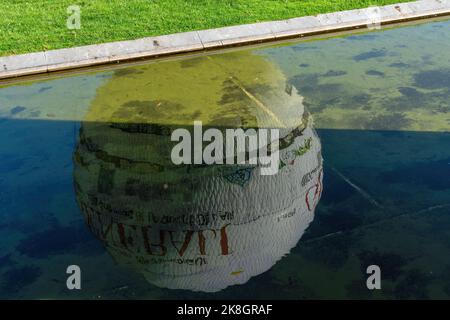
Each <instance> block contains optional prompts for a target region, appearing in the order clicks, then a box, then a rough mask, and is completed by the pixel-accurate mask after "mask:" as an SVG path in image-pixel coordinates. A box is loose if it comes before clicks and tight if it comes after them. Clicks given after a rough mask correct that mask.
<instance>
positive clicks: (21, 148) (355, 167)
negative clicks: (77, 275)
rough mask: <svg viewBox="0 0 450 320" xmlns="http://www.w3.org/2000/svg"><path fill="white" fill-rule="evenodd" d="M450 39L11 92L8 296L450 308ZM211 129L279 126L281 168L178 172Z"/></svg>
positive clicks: (190, 61)
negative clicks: (196, 124) (177, 134)
mask: <svg viewBox="0 0 450 320" xmlns="http://www.w3.org/2000/svg"><path fill="white" fill-rule="evenodd" d="M449 40H450V22H449V21H448V20H447V21H436V22H428V23H424V24H420V25H413V26H404V27H399V28H394V29H386V30H379V31H373V32H369V33H362V34H353V35H346V36H339V37H333V38H329V39H323V40H314V41H308V42H290V43H285V44H281V45H280V44H277V45H265V46H260V47H255V48H250V49H240V50H233V51H229V52H223V53H218V54H210V55H199V56H194V57H185V58H179V59H172V60H166V61H158V62H149V63H147V64H142V65H135V66H122V67H120V68H117V69H111V70H106V71H92V72H86V73H82V74H74V75H68V76H65V77H60V78H50V79H43V80H34V81H29V82H24V83H17V84H12V85H3V86H1V85H0V217H1V219H0V239H1V240H2V241H1V242H0V297H1V298H4V299H24V298H32V299H48V298H50V299H72V298H89V299H105V298H115V299H129V298H139V299H141V298H145V299H187V298H192V299H223V298H242V299H245V298H250V299H267V298H272V299H281V298H285V299H314V298H319V299H320V298H333V299H334V298H337V299H343V298H351V299H405V298H406V299H422V298H424V299H445V298H449V297H450V228H449V227H450V215H449V213H450V211H449V210H450V148H449V146H450V112H449V110H450V103H449V101H450V99H449V98H450V55H449V54H448V52H450V41H449ZM194 120H201V121H203V124H204V126H205V127H206V126H207V127H213V128H219V130H223V129H224V128H280V132H281V136H282V137H283V140H282V142H281V143H280V149H281V151H280V158H281V163H280V169H279V172H278V174H277V175H275V176H267V177H263V176H260V175H258V172H259V171H258V170H259V168H258V167H255V166H248V165H247V166H238V165H231V166H221V165H212V166H206V165H203V166H202V165H199V166H196V165H185V166H181V167H179V166H176V165H174V164H173V163H172V162H171V161H170V157H169V155H170V150H171V148H172V147H173V143H172V142H171V141H170V133H171V132H172V131H173V130H174V129H176V128H179V127H182V128H187V129H188V130H192V124H193V121H194ZM224 227H225V229H224ZM221 230H225V231H221ZM224 239H225V240H224ZM69 265H78V266H79V267H80V268H81V271H82V274H81V284H82V288H81V290H68V289H67V287H66V279H67V277H68V275H67V274H66V268H67V267H68V266H69ZM369 265H378V266H379V267H380V269H381V286H382V288H381V290H368V289H367V287H366V279H367V277H368V275H367V274H366V268H367V267H368V266H369Z"/></svg>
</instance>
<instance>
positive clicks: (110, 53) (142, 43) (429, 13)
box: [0, 0, 450, 79]
mask: <svg viewBox="0 0 450 320" xmlns="http://www.w3.org/2000/svg"><path fill="white" fill-rule="evenodd" d="M443 15H450V0H420V1H414V2H406V3H399V4H393V5H388V6H383V7H369V8H365V9H356V10H347V11H340V12H334V13H327V14H319V15H316V16H307V17H300V18H292V19H287V20H281V21H272V22H261V23H253V24H245V25H238V26H231V27H223V28H216V29H209V30H201V31H191V32H184V33H177V34H171V35H163V36H157V37H147V38H142V39H137V40H128V41H117V42H110V43H103V44H96V45H88V46H81V47H74V48H67V49H58V50H50V51H44V52H35V53H29V54H21V55H13V56H5V57H0V79H6V78H13V77H19V76H24V75H30V74H39V73H46V72H52V71H61V70H67V69H74V68H81V67H87V66H94V65H101V64H107V63H115V62H121V61H127V60H128V61H129V60H133V59H141V58H152V57H158V56H164V55H173V54H180V53H187V52H195V51H202V50H210V49H220V48H224V47H229V46H238V45H245V44H251V43H258V42H264V41H275V40H280V39H284V38H295V37H305V36H309V35H317V34H321V33H324V34H325V33H330V32H337V31H342V30H349V29H356V28H364V27H370V26H372V25H373V24H374V23H377V24H380V25H381V24H383V25H384V24H389V23H396V22H404V21H410V20H414V19H423V18H428V17H435V16H443Z"/></svg>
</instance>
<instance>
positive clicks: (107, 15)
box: [0, 0, 406, 55]
mask: <svg viewBox="0 0 450 320" xmlns="http://www.w3.org/2000/svg"><path fill="white" fill-rule="evenodd" d="M397 2H406V1H404V0H403V1H402V0H339V1H334V0H333V1H332V0H92V1H87V0H86V1H75V0H34V1H26V0H3V1H1V2H0V15H1V18H0V55H9V54H18V53H26V52H33V51H41V50H50V49H58V48H64V47H72V46H79V45H86V44H94V43H102V42H109V41H117V40H126V39H136V38H141V37H145V36H154V35H162V34H170V33H176V32H183V31H190V30H199V29H207V28H213V27H222V26H229V25H237V24H243V23H252V22H258V21H269V20H279V19H287V18H292V17H299V16H305V15H314V14H318V13H325V12H333V11H339V10H347V9H355V8H362V7H368V6H372V5H386V4H392V3H397ZM70 5H79V6H80V7H81V11H82V12H81V29H80V30H76V31H74V30H69V29H67V27H66V20H67V17H68V16H69V14H68V13H67V7H68V6H70Z"/></svg>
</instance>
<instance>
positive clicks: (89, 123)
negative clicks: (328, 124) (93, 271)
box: [74, 53, 322, 292]
mask: <svg viewBox="0 0 450 320" xmlns="http://www.w3.org/2000/svg"><path fill="white" fill-rule="evenodd" d="M194 120H201V121H203V123H204V125H206V126H210V127H217V128H219V129H221V130H223V129H225V128H235V127H245V128H260V127H264V128H279V129H280V137H281V138H280V158H281V162H280V169H279V172H278V174H276V175H273V176H263V175H261V174H260V172H259V171H260V168H259V167H258V166H250V165H210V166H208V165H181V166H176V165H174V164H173V163H172V162H171V159H170V151H171V148H172V146H173V143H172V142H171V141H170V133H171V131H172V130H174V129H175V128H178V127H180V126H182V127H185V128H188V129H189V128H190V126H191V125H192V123H193V121H194ZM74 162H75V172H74V177H75V188H76V193H77V199H78V202H79V205H80V208H81V210H82V212H83V214H84V216H85V219H86V221H87V224H88V225H89V227H90V228H91V230H92V231H93V232H94V233H95V234H96V235H97V236H98V237H99V238H100V239H101V240H102V241H103V242H104V244H105V246H106V248H107V250H108V252H109V253H110V254H111V255H112V256H113V257H114V258H115V259H116V260H117V261H118V262H119V263H122V264H126V265H129V266H131V267H132V268H134V269H135V270H136V271H138V272H141V273H142V274H144V275H145V277H146V278H147V279H148V281H150V282H151V283H154V284H156V285H158V286H161V287H168V288H177V289H190V290H200V291H209V292H211V291H218V290H221V289H223V288H225V287H227V286H229V285H233V284H239V283H245V282H246V281H248V279H249V278H250V277H252V276H254V275H257V274H259V273H262V272H264V271H266V270H268V269H269V268H270V267H271V266H272V265H274V264H275V262H276V261H277V260H279V259H280V258H281V257H282V256H283V255H284V254H286V253H288V252H289V250H290V249H291V248H292V247H293V246H295V244H296V243H297V242H298V240H299V239H300V237H301V235H302V234H303V232H304V231H305V229H306V228H307V226H308V225H309V223H310V222H311V221H312V219H313V216H314V209H315V206H316V204H317V202H318V200H319V198H320V193H321V183H322V177H321V172H322V158H321V153H320V142H319V139H318V137H317V135H316V133H315V132H314V130H313V128H312V121H311V119H310V117H309V115H308V114H307V113H306V112H305V111H304V108H303V104H302V97H301V96H299V95H298V94H297V92H296V91H295V89H294V88H291V87H286V85H285V79H284V78H283V76H282V74H281V73H280V72H279V71H278V70H277V69H276V68H274V67H273V66H272V65H271V64H270V63H268V62H267V61H266V60H265V59H264V58H263V57H260V56H255V55H251V54H248V53H236V54H227V55H223V56H221V55H218V56H213V57H204V58H195V59H193V60H188V61H172V62H166V63H160V64H152V65H149V66H146V67H139V68H136V69H129V71H128V72H124V71H120V72H117V73H116V75H115V76H114V77H113V78H112V79H111V80H109V82H108V83H107V84H106V85H105V86H104V87H102V88H100V89H99V90H98V94H97V97H96V99H95V101H94V102H93V105H92V107H91V110H90V112H89V113H88V115H87V117H86V121H85V122H83V124H82V127H81V130H80V141H79V145H78V147H77V150H76V152H75V155H74Z"/></svg>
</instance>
